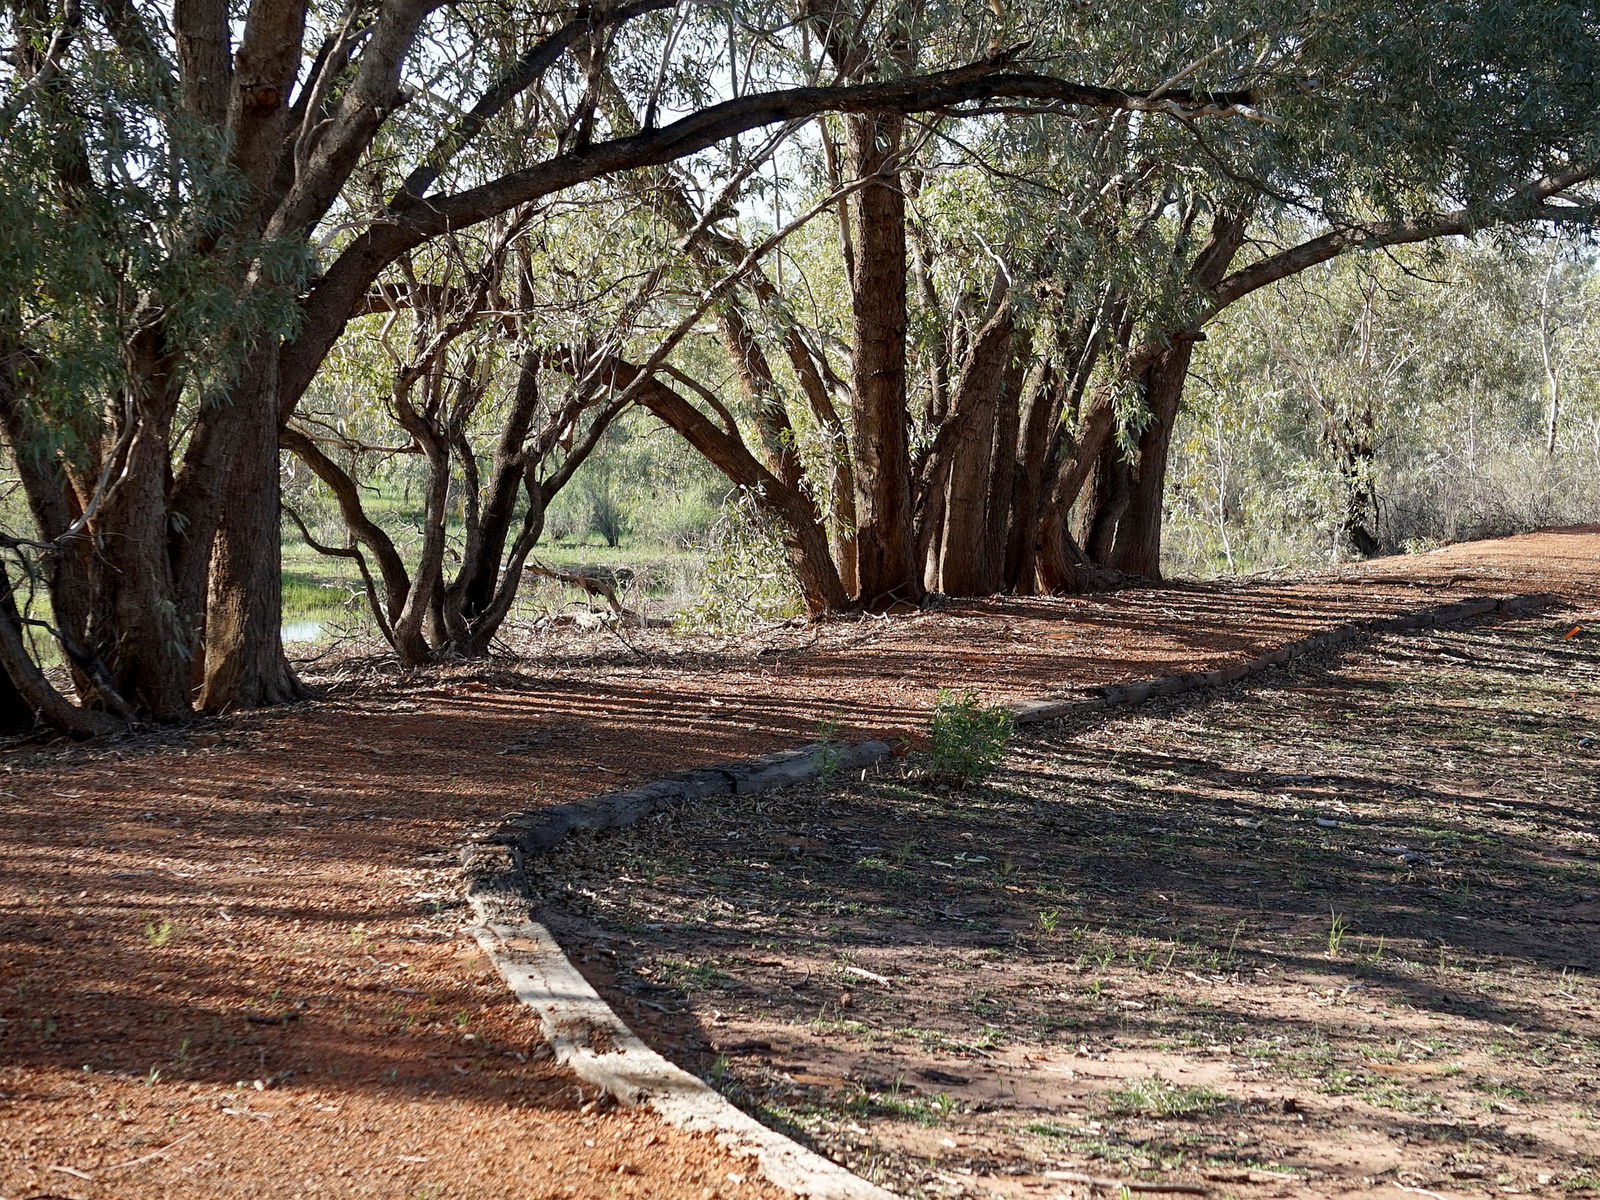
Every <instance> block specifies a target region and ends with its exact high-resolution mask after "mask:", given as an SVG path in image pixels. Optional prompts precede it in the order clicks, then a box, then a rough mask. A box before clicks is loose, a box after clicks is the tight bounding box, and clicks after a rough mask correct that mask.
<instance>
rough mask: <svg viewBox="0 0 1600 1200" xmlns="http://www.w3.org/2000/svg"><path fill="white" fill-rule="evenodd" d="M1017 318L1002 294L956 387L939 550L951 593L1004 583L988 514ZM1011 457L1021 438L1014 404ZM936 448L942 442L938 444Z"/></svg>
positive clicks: (982, 591)
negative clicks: (955, 425) (999, 419)
mask: <svg viewBox="0 0 1600 1200" xmlns="http://www.w3.org/2000/svg"><path fill="white" fill-rule="evenodd" d="M1013 329H1014V322H1013V317H1012V311H1011V306H1010V304H1009V303H1007V302H1006V301H1005V300H1004V299H1003V298H1002V299H1000V301H999V303H998V305H997V307H996V308H995V309H994V310H993V316H991V317H990V318H989V320H988V321H987V322H985V323H984V327H983V329H982V330H980V331H979V333H978V336H977V338H976V339H975V340H974V342H973V346H972V350H971V353H970V356H969V357H968V359H967V363H966V366H965V369H964V370H963V371H962V373H961V380H960V383H959V385H958V386H957V389H956V395H955V400H954V404H953V412H952V415H951V417H950V420H951V421H954V422H959V423H960V427H959V430H958V431H956V432H955V434H954V436H953V437H952V438H951V439H950V446H949V450H948V453H949V456H950V466H949V483H948V485H947V487H946V497H947V498H946V501H945V514H944V536H943V539H942V549H941V552H940V555H939V581H940V589H939V590H940V591H942V592H945V593H946V594H947V595H951V596H985V595H988V594H989V593H990V592H993V591H995V590H996V589H997V588H998V587H999V579H998V576H997V575H996V574H995V572H994V570H993V568H994V567H995V565H996V564H995V556H994V555H993V554H992V553H991V545H990V533H991V525H990V520H989V501H990V492H991V490H992V485H993V482H994V468H995V463H996V459H997V455H996V452H995V445H996V429H997V412H998V408H999V404H1000V393H1001V391H1002V390H1003V389H1004V387H1005V384H1006V363H1007V360H1008V358H1009V355H1010V350H1011V339H1012V332H1013ZM1012 414H1013V417H1012V421H1011V429H1010V444H1009V445H1008V446H1007V447H1006V450H1005V456H1006V458H1007V459H1009V458H1010V456H1011V454H1012V453H1013V449H1012V447H1014V446H1015V444H1016V431H1015V404H1014V403H1013V405H1012ZM936 450H937V447H936Z"/></svg>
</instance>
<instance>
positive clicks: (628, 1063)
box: [461, 740, 897, 1200]
mask: <svg viewBox="0 0 1600 1200" xmlns="http://www.w3.org/2000/svg"><path fill="white" fill-rule="evenodd" d="M890 752H891V747H890V746H889V743H887V742H883V741H876V740H873V741H865V742H855V743H843V744H832V743H813V744H811V745H809V746H802V747H800V748H798V749H796V750H784V751H780V752H778V753H775V754H764V755H761V756H760V757H758V758H750V759H744V760H742V761H739V762H729V763H720V764H717V765H715V766H711V767H703V768H700V769H697V770H693V771H678V772H674V773H673V774H671V775H665V776H662V777H661V778H660V779H657V780H655V781H654V782H652V783H648V784H645V785H644V786H643V787H638V788H632V789H630V790H628V791H624V792H611V793H608V794H606V795H603V796H591V797H588V798H587V799H584V800H577V801H573V802H572V803H570V804H561V805H556V806H554V807H552V808H547V809H543V810H541V811H539V812H535V813H529V814H520V815H518V816H516V817H512V818H510V819H508V820H506V821H504V822H502V823H501V824H500V825H498V826H496V827H495V828H494V829H492V830H490V831H488V832H487V833H484V834H482V835H479V836H478V837H476V838H474V839H473V840H472V841H470V842H469V843H468V844H467V845H466V846H464V847H463V848H462V851H461V868H462V875H463V878H464V880H465V884H466V894H467V900H468V902H469V903H470V904H471V905H472V909H473V912H474V914H475V915H476V917H477V921H478V923H477V925H476V926H475V927H474V929H473V931H472V932H473V935H474V936H475V937H476V938H477V941H478V945H479V946H481V947H482V948H483V952H484V953H485V954H486V955H487V956H488V958H489V961H490V962H492V963H493V964H494V967H495V969H496V970H497V971H499V973H500V976H501V978H503V979H504V980H505V981H506V983H507V984H508V985H509V986H510V988H511V990H512V991H513V992H514V993H515V994H516V997H517V999H518V1000H519V1001H520V1002H521V1003H522V1004H525V1005H527V1006H528V1007H529V1008H531V1009H533V1010H534V1011H535V1012H536V1013H538V1015H539V1023H540V1028H541V1030H542V1032H543V1034H544V1037H545V1040H546V1041H548V1042H549V1043H550V1046H551V1048H552V1049H553V1050H554V1052H555V1057H556V1061H557V1062H559V1063H562V1064H563V1065H565V1066H567V1067H569V1068H570V1069H571V1070H572V1071H573V1073H574V1074H576V1075H577V1076H578V1078H579V1079H582V1080H583V1081H584V1082H585V1083H589V1084H592V1085H594V1086H595V1087H597V1088H600V1089H602V1090H604V1091H605V1092H606V1093H607V1094H608V1095H610V1096H611V1097H613V1098H614V1099H615V1100H617V1101H618V1102H619V1103H621V1104H624V1105H628V1106H632V1105H636V1104H641V1103H646V1104H649V1105H650V1107H651V1108H653V1109H655V1110H656V1112H658V1113H659V1114H660V1115H661V1116H662V1117H663V1118H665V1119H666V1120H667V1121H668V1122H670V1123H671V1124H673V1125H676V1126H679V1127H680V1128H683V1129H689V1130H705V1131H709V1132H712V1133H714V1134H716V1136H717V1140H718V1141H719V1142H721V1143H722V1144H723V1145H724V1146H726V1147H727V1148H728V1149H729V1150H730V1151H731V1152H733V1153H734V1154H737V1155H741V1156H749V1157H753V1158H754V1159H755V1161H756V1165H757V1166H758V1168H759V1169H760V1172H761V1174H762V1175H763V1176H764V1177H765V1178H766V1179H768V1180H769V1181H770V1182H772V1183H774V1184H776V1185H778V1186H779V1187H782V1188H786V1189H787V1190H789V1191H791V1192H794V1193H795V1194H796V1195H799V1196H809V1197H813V1198H814V1200H897V1197H896V1196H895V1194H894V1193H893V1192H889V1191H886V1190H884V1189H883V1188H881V1187H878V1186H877V1185H876V1184H873V1183H869V1182H868V1181H867V1180H865V1179H862V1178H861V1177H860V1176H858V1175H855V1174H853V1173H852V1172H850V1171H848V1170H846V1169H845V1168H844V1167H841V1166H840V1165H839V1164H837V1163H835V1162H832V1161H830V1160H829V1159H827V1158H824V1157H823V1156H822V1155H820V1154H817V1153H816V1152H814V1151H812V1150H808V1149H806V1148H805V1147H804V1146H802V1145H801V1144H800V1143H799V1142H796V1141H795V1140H794V1139H793V1138H789V1137H786V1136H784V1135H783V1134H781V1133H779V1132H777V1131H776V1130H773V1129H769V1128H767V1127H766V1126H765V1125H763V1124H761V1123H760V1122H759V1121H757V1120H756V1119H755V1118H753V1117H751V1116H749V1115H748V1114H747V1113H745V1112H743V1111H741V1110H740V1109H739V1108H738V1107H736V1106H735V1105H734V1104H733V1103H732V1102H731V1101H730V1100H728V1099H727V1098H726V1097H725V1096H723V1095H722V1094H721V1093H720V1092H718V1091H717V1090H716V1089H714V1088H712V1087H711V1086H710V1085H709V1084H707V1083H706V1082H705V1081H704V1080H701V1079H697V1078H696V1077H695V1076H693V1075H691V1074H689V1072H687V1071H685V1070H683V1069H682V1068H681V1067H678V1066H675V1065H674V1064H673V1063H671V1062H670V1061H668V1060H667V1059H666V1058H664V1057H663V1056H662V1055H660V1054H658V1053H656V1051H654V1050H652V1049H650V1047H648V1046H647V1045H645V1043H644V1042H643V1041H642V1040H640V1038H639V1036H638V1035H637V1034H635V1033H634V1032H633V1030H631V1029H629V1028H628V1026H627V1025H626V1024H625V1023H624V1022H623V1020H622V1018H621V1017H619V1016H618V1015H617V1014H616V1012H615V1011H614V1010H613V1009H612V1008H611V1006H610V1005H608V1004H607V1003H606V1002H605V1000H604V999H602V998H601V996H600V994H599V993H598V992H596V991H595V990H594V988H593V987H592V986H590V984H589V981H588V980H587V979H585V978H584V977H583V975H582V973H581V972H579V971H578V969H577V968H576V967H575V966H573V965H572V962H571V960H570V959H568V958H567V956H566V954H565V953H564V952H563V951H562V949H561V946H560V944H559V943H557V941H556V940H555V938H554V937H552V936H551V934H550V931H549V930H547V929H546V928H545V927H544V926H543V925H541V924H540V923H539V922H537V921H535V920H533V918H532V916H531V914H530V911H529V908H530V905H531V903H532V901H533V895H532V892H531V889H530V888H529V886H528V876H527V872H526V870H525V866H524V864H525V861H526V856H527V855H529V854H538V853H541V852H543V851H545V850H548V849H549V848H550V847H552V846H554V845H555V844H556V843H557V842H559V841H560V840H561V839H562V838H564V837H565V836H566V835H567V834H568V833H570V832H571V831H572V830H574V829H589V830H599V829H611V828H615V827H617V826H621V825H628V824H632V823H633V822H635V821H640V820H643V819H644V818H645V817H648V816H650V815H652V814H654V813H657V812H662V811H664V810H666V809H669V808H673V807H676V806H678V805H681V804H685V803H688V802H689V801H691V800H697V799H702V798H704V797H707V796H715V795H733V794H746V793H751V792H761V791H767V790H769V789H771V788H777V787H784V786H788V785H790V784H795V783H801V782H804V781H806V780H810V779H815V778H817V777H818V776H819V775H823V774H827V773H832V772H838V771H846V770H858V769H860V768H863V767H866V766H869V765H871V764H872V763H875V762H877V761H879V760H880V759H882V758H885V757H887V756H888V755H889V754H890Z"/></svg>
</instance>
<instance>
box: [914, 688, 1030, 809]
mask: <svg viewBox="0 0 1600 1200" xmlns="http://www.w3.org/2000/svg"><path fill="white" fill-rule="evenodd" d="M1010 740H1011V714H1010V713H1009V712H1007V711H1006V710H1005V709H1004V708H1000V707H998V706H984V705H982V704H980V703H979V702H978V695H977V693H976V692H970V691H969V692H962V693H961V694H959V695H957V694H956V693H955V692H952V691H949V690H947V689H943V690H941V691H940V692H939V699H938V702H937V703H936V704H935V705H934V708H933V728H932V730H931V732H930V737H929V746H928V756H929V758H931V759H932V760H933V770H934V773H935V774H936V775H938V776H939V777H940V778H942V779H946V780H949V781H950V782H952V783H955V784H956V785H957V786H959V787H967V786H968V785H970V784H973V783H977V782H979V781H981V780H983V779H987V778H988V777H989V776H990V775H991V774H993V773H994V769H995V768H996V767H998V766H999V765H1000V760H1001V759H1002V758H1004V757H1005V753H1006V743H1007V742H1008V741H1010Z"/></svg>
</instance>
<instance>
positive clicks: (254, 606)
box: [200, 359, 308, 712]
mask: <svg viewBox="0 0 1600 1200" xmlns="http://www.w3.org/2000/svg"><path fill="white" fill-rule="evenodd" d="M267 361H269V362H271V361H275V360H273V359H268V360H267ZM273 382H274V378H273V373H272V372H270V371H269V372H268V376H267V378H265V379H262V380H260V381H258V382H257V384H256V386H253V387H252V388H251V389H250V390H249V392H248V393H247V394H244V395H241V396H240V397H238V398H236V400H235V403H236V404H239V405H241V406H242V407H241V408H240V411H239V413H238V417H237V419H238V421H239V423H240V429H239V434H240V436H239V443H238V446H237V449H236V452H235V454H234V455H233V462H232V469H231V471H230V473H229V480H228V482H229V502H228V504H227V506H226V507H225V509H224V510H223V513H222V520H221V522H220V524H219V527H218V530H217V539H216V546H215V549H214V551H213V553H212V560H211V587H210V594H209V599H208V602H207V605H206V629H205V653H206V667H205V683H204V686H203V687H202V689H201V693H200V705H201V707H202V708H204V709H205V710H206V711H207V712H220V711H223V710H225V709H234V708H259V707H262V706H264V705H269V704H288V703H292V702H293V701H296V700H302V699H304V698H305V697H306V696H307V694H308V693H307V692H306V689H305V688H304V686H303V685H302V684H301V683H300V681H299V680H298V679H296V678H295V675H294V671H293V670H292V669H291V668H290V666H289V660H288V658H287V657H286V656H285V655H284V652H283V553H282V550H283V547H282V530H281V522H282V518H281V516H280V512H279V509H280V498H279V487H280V480H279V462H278V434H279V426H278V405H277V403H276V401H277V394H276V390H275V388H274V387H273V386H272V385H273Z"/></svg>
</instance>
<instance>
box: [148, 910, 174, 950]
mask: <svg viewBox="0 0 1600 1200" xmlns="http://www.w3.org/2000/svg"><path fill="white" fill-rule="evenodd" d="M173 932H174V928H173V924H172V922H171V921H168V920H166V919H165V918H163V919H162V920H161V921H160V922H157V921H156V920H155V919H154V918H151V919H150V920H148V921H146V922H145V924H144V940H145V941H147V942H149V943H150V945H151V947H152V948H154V949H156V950H159V949H161V947H163V946H165V945H166V944H167V943H168V942H170V941H171V940H172V935H173Z"/></svg>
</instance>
